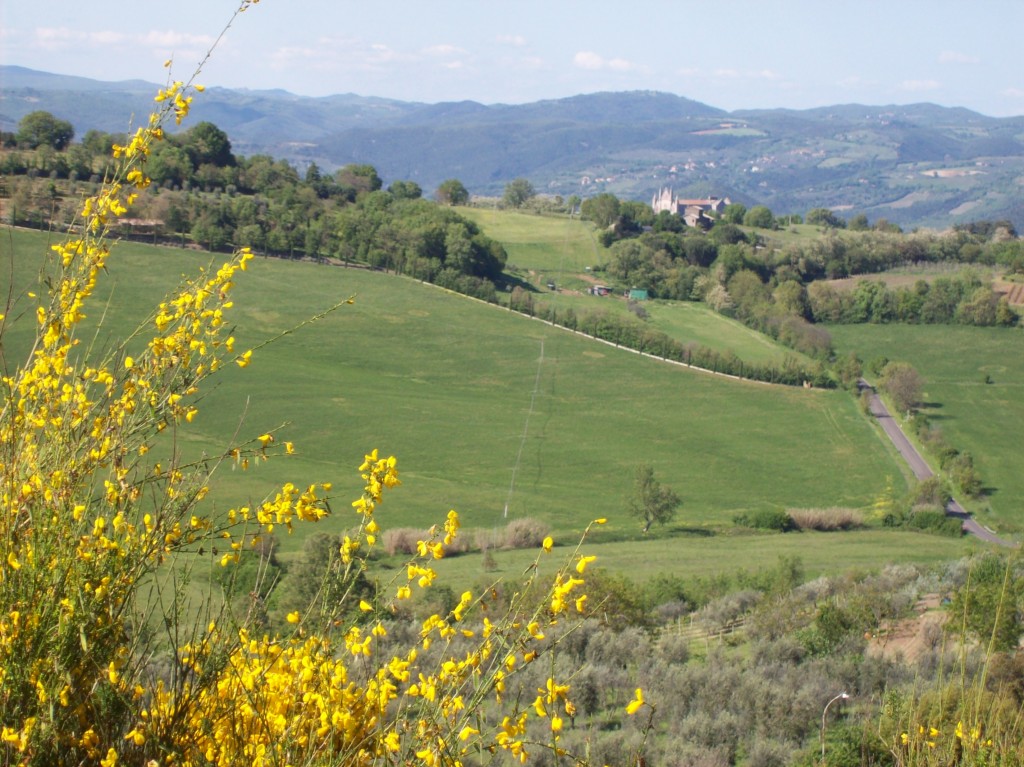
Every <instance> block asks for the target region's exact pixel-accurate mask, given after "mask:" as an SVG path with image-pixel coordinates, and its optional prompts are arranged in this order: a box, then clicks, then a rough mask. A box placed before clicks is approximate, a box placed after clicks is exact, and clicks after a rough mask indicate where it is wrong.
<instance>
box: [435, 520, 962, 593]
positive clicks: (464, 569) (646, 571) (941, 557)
mask: <svg viewBox="0 0 1024 767" xmlns="http://www.w3.org/2000/svg"><path fill="white" fill-rule="evenodd" d="M556 543H557V544H559V545H556V547H555V548H554V549H553V550H552V553H551V555H550V556H549V557H542V558H541V562H542V564H543V565H547V566H550V567H552V568H553V567H555V566H557V565H559V564H561V563H562V562H563V561H564V558H565V557H566V556H568V555H569V554H571V553H572V550H573V548H572V547H573V546H574V545H575V543H576V541H575V540H573V539H568V538H558V539H557V541H556ZM980 547H982V544H980V543H977V542H974V543H972V542H971V541H969V540H967V541H964V540H957V539H955V538H943V537H941V536H936V535H926V534H923V533H914V532H905V531H883V530H861V531H855V532H848V533H787V534H775V535H716V536H712V537H704V536H682V537H675V538H671V539H664V538H662V539H653V540H636V541H617V542H614V543H600V542H586V543H584V546H583V551H584V552H585V553H586V554H588V555H597V561H596V562H595V566H596V567H604V568H607V569H608V570H612V571H617V572H625V573H629V575H630V577H631V578H634V579H635V580H636V581H638V582H644V581H647V580H649V579H651V578H654V577H656V576H659V575H665V574H672V575H675V576H678V577H681V578H684V579H690V578H710V577H714V576H716V575H719V574H723V573H731V574H735V573H736V572H738V571H741V570H743V571H746V572H747V573H756V572H757V571H759V570H768V569H770V568H772V567H775V566H776V565H777V564H778V562H779V558H780V557H799V559H800V561H801V562H802V564H803V567H804V571H805V573H806V575H807V577H808V578H809V579H810V578H816V577H818V576H820V575H834V574H836V573H837V572H848V571H851V570H871V569H877V568H878V567H879V566H880V565H881V564H883V563H894V564H904V563H905V564H919V565H925V566H927V565H930V564H938V563H941V562H948V561H950V560H953V559H956V558H958V557H961V556H965V555H966V554H967V553H969V552H970V551H972V550H973V549H975V548H980ZM492 558H493V565H494V569H493V570H492V571H490V572H486V571H485V570H484V568H483V561H482V560H483V558H482V555H480V554H467V555H463V556H458V557H450V558H448V559H444V560H442V561H441V562H438V563H437V566H436V569H437V570H438V572H439V574H440V575H441V576H443V578H444V580H445V582H448V583H473V582H479V581H481V580H485V579H487V578H494V579H496V578H501V577H509V578H516V577H519V576H521V575H522V574H523V572H524V571H525V570H526V568H527V567H529V566H530V564H531V563H532V562H533V561H534V560H535V559H536V558H537V552H536V551H525V550H523V551H495V552H492Z"/></svg>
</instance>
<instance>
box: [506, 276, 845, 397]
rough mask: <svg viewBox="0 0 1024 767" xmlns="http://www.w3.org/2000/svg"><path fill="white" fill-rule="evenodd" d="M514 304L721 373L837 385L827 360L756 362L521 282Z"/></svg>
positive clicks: (604, 337) (793, 383) (603, 337)
mask: <svg viewBox="0 0 1024 767" xmlns="http://www.w3.org/2000/svg"><path fill="white" fill-rule="evenodd" d="M508 306H509V308H510V309H512V310H513V311H518V312H522V313H523V314H528V315H530V316H531V317H537V318H539V319H542V320H545V321H547V322H550V323H552V324H554V325H560V326H562V327H564V328H568V329H570V330H575V331H576V332H578V333H583V334H584V335H588V336H593V337H594V338H600V339H601V340H603V341H608V342H610V343H613V344H616V345H617V346H624V347H626V348H628V349H635V350H636V351H638V352H641V353H643V354H650V355H653V356H656V357H661V358H662V359H666V360H672V361H673V362H681V363H683V364H685V365H692V366H693V367H698V368H702V369H704V370H710V371H712V372H715V373H723V374H725V375H732V376H736V377H737V378H746V379H749V380H751V381H765V382H768V383H777V384H785V385H787V386H804V385H805V384H809V385H811V386H816V387H821V388H833V387H835V385H836V381H835V378H834V377H833V376H832V375H831V374H830V373H829V371H828V370H827V368H826V366H825V365H824V363H822V362H816V363H814V364H812V365H804V364H803V363H801V362H800V361H799V360H798V359H797V358H796V357H789V356H787V357H786V359H785V360H784V361H783V364H782V365H773V364H755V363H751V362H747V361H745V360H742V359H740V358H739V357H737V356H736V355H735V354H734V353H733V352H731V351H727V352H720V351H718V350H716V349H711V348H709V347H707V346H704V345H703V344H698V343H695V342H686V343H684V342H682V341H679V340H678V339H675V338H672V337H671V336H669V335H667V334H666V333H664V332H662V331H660V330H654V329H653V328H651V327H649V326H648V325H646V324H645V323H644V322H642V321H641V320H639V319H635V318H632V317H625V316H620V315H616V314H612V313H610V312H608V311H604V310H593V311H585V312H580V313H577V312H575V311H574V310H573V309H571V308H569V309H564V308H563V309H558V308H557V307H554V306H552V305H550V304H548V303H547V302H544V301H537V300H535V299H534V297H533V295H532V294H531V293H529V292H527V291H525V290H523V289H522V288H518V287H517V288H515V289H513V291H512V293H511V295H510V296H509V304H508Z"/></svg>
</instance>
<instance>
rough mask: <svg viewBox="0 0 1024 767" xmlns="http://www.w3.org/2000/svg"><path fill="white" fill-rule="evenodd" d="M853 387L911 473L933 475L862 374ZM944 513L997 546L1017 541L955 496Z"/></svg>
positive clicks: (1010, 544)
mask: <svg viewBox="0 0 1024 767" xmlns="http://www.w3.org/2000/svg"><path fill="white" fill-rule="evenodd" d="M857 388H859V389H860V390H861V391H867V392H868V393H869V394H868V410H869V411H870V413H871V415H873V416H874V417H875V418H876V419H878V425H879V426H881V427H882V431H884V432H885V433H886V434H887V435H889V439H891V440H892V443H893V444H894V445H895V446H896V449H897V450H899V452H900V455H902V456H903V458H904V460H905V461H906V462H907V464H908V465H909V466H910V470H911V471H912V472H914V476H915V477H917V478H918V479H919V480H921V479H928V478H929V477H934V476H935V472H933V471H932V470H931V468H929V466H928V464H927V463H926V462H925V460H924V458H922V457H921V454H920V453H919V452H917V449H916V448H915V447H914V446H913V445H912V444H910V440H908V439H907V435H906V434H904V433H903V429H901V428H900V425H899V424H898V423H897V422H896V419H895V418H893V417H892V414H891V413H890V412H889V409H888V408H887V407H886V406H885V403H884V402H882V399H881V398H880V397H879V396H878V394H877V393H876V392H875V389H874V387H873V386H871V385H870V384H869V383H868V382H867V381H865V380H864V379H863V378H862V379H860V380H859V381H858V382H857ZM946 514H948V515H949V516H951V517H957V518H958V519H960V520H962V522H963V529H964V532H966V533H969V534H970V535H974V536H976V537H978V538H980V539H981V540H983V541H988V542H989V543H996V544H999V545H1000V546H1017V545H1018V544H1016V543H1014V542H1013V541H1007V540H1005V539H1003V538H1000V537H999V536H998V535H996V534H995V533H993V532H992V531H991V530H989V529H988V528H987V527H985V526H984V525H982V524H981V523H980V522H978V520H976V519H975V518H974V517H972V516H971V515H970V514H969V513H968V512H967V510H966V509H964V507H963V506H961V505H960V504H959V503H958V502H957V500H956V499H955V498H953V499H950V501H949V503H948V504H947V505H946Z"/></svg>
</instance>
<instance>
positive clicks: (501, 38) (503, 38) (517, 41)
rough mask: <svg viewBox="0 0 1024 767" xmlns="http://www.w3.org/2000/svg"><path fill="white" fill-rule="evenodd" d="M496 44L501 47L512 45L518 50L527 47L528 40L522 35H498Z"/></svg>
mask: <svg viewBox="0 0 1024 767" xmlns="http://www.w3.org/2000/svg"><path fill="white" fill-rule="evenodd" d="M495 42H497V43H498V44H500V45H512V46H515V47H516V48H522V47H523V46H524V45H526V38H525V37H523V36H522V35H498V36H497V37H496V38H495Z"/></svg>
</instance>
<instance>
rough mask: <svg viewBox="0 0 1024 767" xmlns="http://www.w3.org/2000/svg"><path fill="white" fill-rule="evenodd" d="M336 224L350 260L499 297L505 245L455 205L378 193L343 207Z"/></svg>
mask: <svg viewBox="0 0 1024 767" xmlns="http://www.w3.org/2000/svg"><path fill="white" fill-rule="evenodd" d="M334 226H335V236H336V237H337V242H338V244H337V250H336V253H337V255H338V256H339V257H340V258H343V259H345V260H346V261H359V262H362V263H367V264H369V265H371V266H374V267H377V268H381V269H385V270H390V271H394V272H395V273H398V274H407V275H409V276H412V277H415V278H417V279H421V280H426V281H429V282H435V283H437V284H440V285H444V286H445V287H450V288H453V289H458V290H461V292H466V293H470V294H472V295H476V296H477V297H479V298H484V299H486V300H490V301H494V300H495V294H494V283H495V282H496V281H499V280H501V278H502V272H503V270H504V268H505V262H506V261H507V258H508V256H507V254H506V253H505V249H504V247H502V245H501V244H500V243H499V242H497V241H496V240H493V239H491V238H490V237H488V236H487V235H485V234H484V233H483V232H481V231H480V228H479V227H478V226H477V225H476V224H475V223H473V222H472V221H470V220H469V219H467V218H465V217H463V216H460V215H459V214H458V213H457V212H455V211H454V210H452V209H451V208H448V207H443V206H439V205H435V204H433V203H431V202H428V201H426V200H422V199H419V198H401V197H395V195H394V194H393V193H391V192H384V191H377V192H372V193H370V194H366V195H363V196H361V197H360V198H359V199H358V200H357V201H356V202H355V204H353V205H350V206H348V207H346V208H345V209H343V210H342V211H340V212H339V213H338V215H337V216H336V217H335V219H334ZM467 278H469V279H468V280H467ZM472 280H475V281H476V282H473V281H472Z"/></svg>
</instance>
